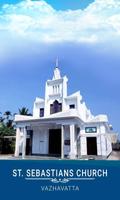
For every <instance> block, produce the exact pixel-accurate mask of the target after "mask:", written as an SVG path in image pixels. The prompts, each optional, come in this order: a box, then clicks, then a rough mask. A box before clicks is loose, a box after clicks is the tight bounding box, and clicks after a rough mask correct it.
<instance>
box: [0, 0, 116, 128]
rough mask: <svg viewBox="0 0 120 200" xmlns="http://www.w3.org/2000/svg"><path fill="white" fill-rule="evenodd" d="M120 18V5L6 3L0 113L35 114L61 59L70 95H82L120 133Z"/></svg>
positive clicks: (1, 19) (100, 1) (0, 38)
mask: <svg viewBox="0 0 120 200" xmlns="http://www.w3.org/2000/svg"><path fill="white" fill-rule="evenodd" d="M81 2H82V3H81ZM83 2H84V4H83ZM6 3H10V5H6ZM81 9H82V10H81ZM119 13H120V2H119V0H111V1H110V0H109V1H108V0H96V1H94V2H92V1H86V0H85V1H80V0H76V1H75V0H74V1H68V0H66V1H62V0H60V1H58V0H57V1H56V0H51V1H50V0H47V1H34V2H32V1H22V2H21V1H10V0H9V1H7V0H6V1H1V9H0V111H2V112H4V111H6V110H11V111H12V112H18V108H20V107H22V106H26V107H28V108H29V109H30V111H31V110H32V106H33V101H34V99H35V97H36V96H40V97H44V87H45V81H46V80H47V79H50V78H52V76H53V69H54V66H55V59H56V57H57V56H58V57H59V65H60V69H61V73H62V74H63V75H65V74H66V75H67V76H68V78H69V82H68V87H69V90H68V92H69V94H70V93H72V92H75V91H77V90H80V92H81V94H82V95H83V99H84V101H85V102H86V105H87V106H88V108H90V109H91V112H92V113H93V114H94V115H97V114H101V113H105V114H107V115H108V117H109V121H110V123H112V124H113V128H114V129H115V131H118V132H120V123H119V115H120V93H119V88H120V78H119V74H120V53H119V52H120V14H119Z"/></svg>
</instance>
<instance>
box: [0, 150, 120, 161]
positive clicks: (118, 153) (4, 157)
mask: <svg viewBox="0 0 120 200" xmlns="http://www.w3.org/2000/svg"><path fill="white" fill-rule="evenodd" d="M21 159H22V157H19V158H15V157H14V155H0V160H21ZM25 159H26V160H58V159H59V160H60V158H56V157H47V156H44V157H43V156H26V158H25ZM81 160H84V159H81ZM85 160H88V159H87V158H85ZM97 160H101V159H100V158H97ZM102 160H103V159H102ZM107 160H120V151H113V152H112V153H111V155H110V156H109V157H108V158H107Z"/></svg>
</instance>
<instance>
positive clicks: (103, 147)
mask: <svg viewBox="0 0 120 200" xmlns="http://www.w3.org/2000/svg"><path fill="white" fill-rule="evenodd" d="M67 83H68V78H67V76H61V73H60V69H59V66H58V61H56V66H55V69H54V73H53V78H52V79H50V80H47V81H46V84H45V97H44V99H43V98H40V97H36V99H35V101H34V105H33V116H23V115H16V116H15V123H16V146H15V156H16V157H19V155H22V158H25V156H26V155H31V156H32V155H39V156H43V158H44V156H50V157H52V156H54V157H58V158H59V157H60V158H61V159H64V158H68V159H84V158H90V157H93V158H98V157H100V158H101V159H105V158H107V157H108V156H109V155H110V153H111V152H112V145H111V139H110V133H111V127H110V125H109V122H108V118H107V116H106V115H103V114H100V115H97V116H93V115H92V114H91V111H90V110H89V109H88V108H87V106H86V104H85V102H84V101H83V99H82V95H81V94H80V91H77V92H75V93H73V94H70V95H68V92H67Z"/></svg>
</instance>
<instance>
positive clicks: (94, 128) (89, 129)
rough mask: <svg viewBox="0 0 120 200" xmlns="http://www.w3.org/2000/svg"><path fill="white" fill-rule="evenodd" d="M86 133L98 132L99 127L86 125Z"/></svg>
mask: <svg viewBox="0 0 120 200" xmlns="http://www.w3.org/2000/svg"><path fill="white" fill-rule="evenodd" d="M85 133H97V127H86V128H85Z"/></svg>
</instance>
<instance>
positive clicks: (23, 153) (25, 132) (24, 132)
mask: <svg viewBox="0 0 120 200" xmlns="http://www.w3.org/2000/svg"><path fill="white" fill-rule="evenodd" d="M26 136H27V130H26V127H24V131H23V146H22V158H23V159H24V158H25V153H26Z"/></svg>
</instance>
